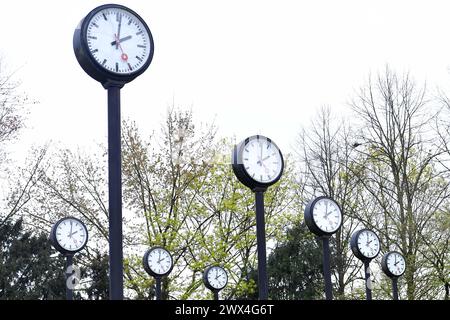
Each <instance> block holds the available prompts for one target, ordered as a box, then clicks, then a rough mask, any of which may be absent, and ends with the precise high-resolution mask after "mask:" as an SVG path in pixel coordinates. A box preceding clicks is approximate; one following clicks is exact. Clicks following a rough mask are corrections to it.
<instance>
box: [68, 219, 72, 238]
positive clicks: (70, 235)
mask: <svg viewBox="0 0 450 320" xmlns="http://www.w3.org/2000/svg"><path fill="white" fill-rule="evenodd" d="M72 234H73V233H72V221H70V231H69V238H72Z"/></svg>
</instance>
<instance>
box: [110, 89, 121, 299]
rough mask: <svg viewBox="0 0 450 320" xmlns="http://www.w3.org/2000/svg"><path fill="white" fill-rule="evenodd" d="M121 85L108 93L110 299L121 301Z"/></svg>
mask: <svg viewBox="0 0 450 320" xmlns="http://www.w3.org/2000/svg"><path fill="white" fill-rule="evenodd" d="M120 88H121V86H120V85H117V86H115V85H110V86H109V87H108V88H107V90H108V175H109V179H108V180H109V181H108V195H109V261H110V263H109V272H110V297H111V299H112V300H122V299H123V252H122V166H121V134H120Z"/></svg>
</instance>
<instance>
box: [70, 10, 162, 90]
mask: <svg viewBox="0 0 450 320" xmlns="http://www.w3.org/2000/svg"><path fill="white" fill-rule="evenodd" d="M73 47H74V51H75V56H76V58H77V60H78V62H79V64H80V65H81V67H82V68H83V70H84V71H85V72H86V73H88V74H89V75H90V76H91V77H92V78H94V79H95V80H97V81H100V82H101V83H102V84H103V86H104V87H105V88H107V87H108V86H110V85H112V84H114V85H117V86H123V85H124V84H125V83H128V82H130V81H132V80H133V79H134V78H136V77H137V76H139V75H140V74H142V73H143V72H144V71H145V70H146V69H147V68H148V66H149V65H150V62H151V61H152V58H153V50H154V47H153V37H152V34H151V32H150V29H149V27H148V26H147V24H146V23H145V21H144V20H143V19H142V18H141V17H140V16H139V15H138V14H137V13H136V12H134V11H133V10H131V9H129V8H127V7H124V6H122V5H117V4H106V5H102V6H99V7H97V8H95V9H93V10H92V11H91V12H89V14H88V15H87V16H86V17H85V18H84V19H83V20H82V21H81V22H80V24H79V26H78V27H77V28H76V29H75V33H74V37H73Z"/></svg>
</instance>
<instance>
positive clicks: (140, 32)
mask: <svg viewBox="0 0 450 320" xmlns="http://www.w3.org/2000/svg"><path fill="white" fill-rule="evenodd" d="M143 32H144V31H142V30H141V31H139V32H137V33H136V35H137V36H138V35H140V34H142V33H143Z"/></svg>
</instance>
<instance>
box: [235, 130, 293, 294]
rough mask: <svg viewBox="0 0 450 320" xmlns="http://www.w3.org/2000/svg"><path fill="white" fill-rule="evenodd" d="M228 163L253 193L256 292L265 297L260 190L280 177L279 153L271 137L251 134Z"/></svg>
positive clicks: (264, 259)
mask: <svg viewBox="0 0 450 320" xmlns="http://www.w3.org/2000/svg"><path fill="white" fill-rule="evenodd" d="M231 165H232V168H233V172H234V174H235V175H236V177H237V178H238V180H239V181H240V182H241V183H242V184H244V185H245V186H247V187H248V188H250V190H252V191H253V192H254V193H255V211H256V239H257V246H258V291H259V299H260V300H267V299H268V285H267V270H266V263H267V262H266V234H265V221H264V192H265V191H266V190H267V188H268V187H269V186H271V185H273V184H274V183H276V182H277V181H278V180H280V178H281V175H282V174H283V169H284V160H283V155H282V154H281V151H280V149H279V148H278V146H277V145H276V144H275V143H274V142H273V141H272V140H271V139H269V138H267V137H265V136H262V135H255V136H251V137H248V138H246V139H245V140H243V141H242V142H240V143H239V144H238V145H235V146H234V148H233V152H232V155H231Z"/></svg>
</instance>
